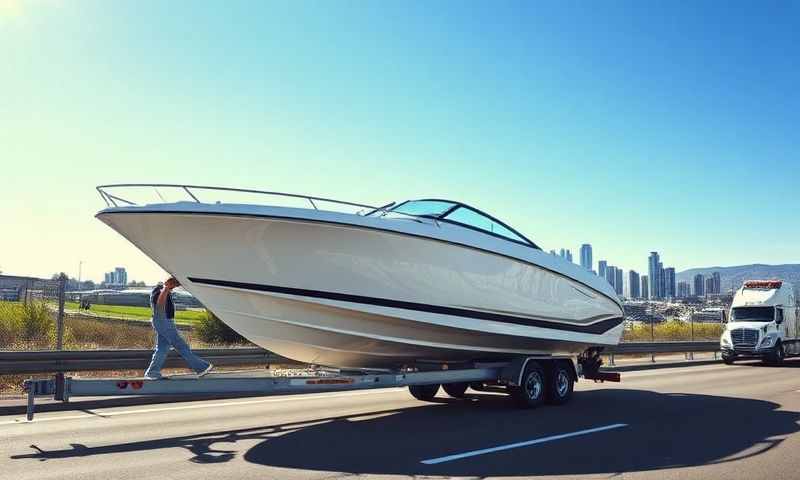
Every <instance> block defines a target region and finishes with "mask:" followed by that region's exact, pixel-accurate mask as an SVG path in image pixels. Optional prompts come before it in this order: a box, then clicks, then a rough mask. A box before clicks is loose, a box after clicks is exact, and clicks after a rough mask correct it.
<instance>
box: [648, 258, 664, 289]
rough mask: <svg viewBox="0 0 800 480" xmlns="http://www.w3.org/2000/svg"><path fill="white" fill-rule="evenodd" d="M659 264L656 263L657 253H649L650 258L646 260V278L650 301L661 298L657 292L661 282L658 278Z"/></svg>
mask: <svg viewBox="0 0 800 480" xmlns="http://www.w3.org/2000/svg"><path fill="white" fill-rule="evenodd" d="M660 265H661V262H659V261H658V252H650V257H648V259H647V277H648V279H649V283H650V299H651V300H658V299H660V298H661V296H662V294H661V292H660V291H659V289H658V288H659V285H660V284H661V281H660V280H659V277H661V275H660V274H659V266H660Z"/></svg>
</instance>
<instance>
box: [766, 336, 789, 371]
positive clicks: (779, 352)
mask: <svg viewBox="0 0 800 480" xmlns="http://www.w3.org/2000/svg"><path fill="white" fill-rule="evenodd" d="M785 357H786V352H785V351H784V349H783V343H780V342H778V344H777V345H775V348H773V349H772V352H771V353H770V354H769V356H768V357H767V363H769V364H770V365H772V366H775V367H777V366H778V365H780V364H782V363H783V359H784V358H785Z"/></svg>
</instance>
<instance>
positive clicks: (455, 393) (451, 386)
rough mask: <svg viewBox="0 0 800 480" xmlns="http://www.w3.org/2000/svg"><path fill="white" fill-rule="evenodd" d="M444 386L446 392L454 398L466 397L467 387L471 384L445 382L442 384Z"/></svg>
mask: <svg viewBox="0 0 800 480" xmlns="http://www.w3.org/2000/svg"><path fill="white" fill-rule="evenodd" d="M442 388H444V391H445V393H446V394H448V395H450V396H451V397H453V398H464V395H465V394H466V393H467V388H469V384H468V383H466V382H459V383H445V384H444V385H442Z"/></svg>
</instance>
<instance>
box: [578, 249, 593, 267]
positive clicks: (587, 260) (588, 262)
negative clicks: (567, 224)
mask: <svg viewBox="0 0 800 480" xmlns="http://www.w3.org/2000/svg"><path fill="white" fill-rule="evenodd" d="M581 267H583V268H585V269H586V270H589V271H591V270H592V246H591V245H589V244H588V243H584V244H583V245H581Z"/></svg>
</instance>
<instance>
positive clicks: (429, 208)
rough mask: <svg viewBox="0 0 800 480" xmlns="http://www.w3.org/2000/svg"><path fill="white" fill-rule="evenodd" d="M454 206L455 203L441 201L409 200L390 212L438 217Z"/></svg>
mask: <svg viewBox="0 0 800 480" xmlns="http://www.w3.org/2000/svg"><path fill="white" fill-rule="evenodd" d="M455 206H456V204H455V203H452V202H447V201H443V200H409V201H407V202H403V203H401V204H400V205H398V206H396V207H394V208H392V209H391V211H392V212H397V213H405V214H407V215H418V216H422V217H438V216H439V215H441V214H443V213H445V212H447V211H448V210H450V209H452V208H453V207H455Z"/></svg>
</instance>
